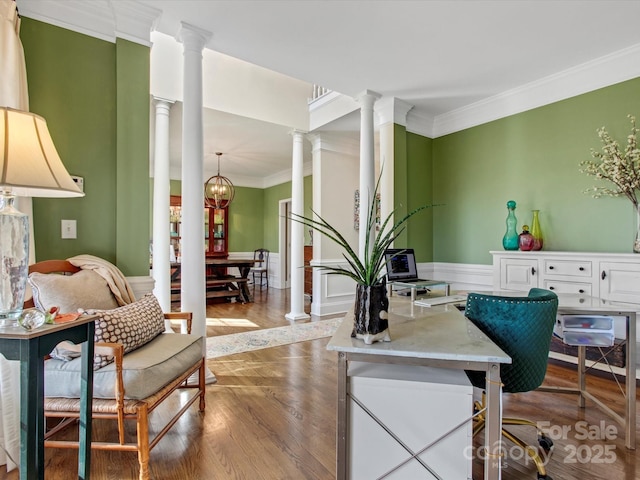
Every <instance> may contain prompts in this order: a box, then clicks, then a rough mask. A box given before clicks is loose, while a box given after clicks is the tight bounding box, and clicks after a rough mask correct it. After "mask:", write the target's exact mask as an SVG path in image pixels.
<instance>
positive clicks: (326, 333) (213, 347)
mask: <svg viewBox="0 0 640 480" xmlns="http://www.w3.org/2000/svg"><path fill="white" fill-rule="evenodd" d="M340 322H342V318H333V319H331V320H321V321H317V322H308V323H300V324H295V325H287V326H286V327H275V328H265V329H262V330H252V331H250V332H242V333H232V334H230V335H220V336H217V337H209V338H207V358H217V357H222V356H225V355H233V354H234V353H241V352H249V351H252V350H260V349H261V348H270V347H278V346H280V345H287V344H289V343H297V342H304V341H306V340H316V339H318V338H324V337H330V336H331V335H333V334H334V332H335V331H336V329H337V328H338V325H340Z"/></svg>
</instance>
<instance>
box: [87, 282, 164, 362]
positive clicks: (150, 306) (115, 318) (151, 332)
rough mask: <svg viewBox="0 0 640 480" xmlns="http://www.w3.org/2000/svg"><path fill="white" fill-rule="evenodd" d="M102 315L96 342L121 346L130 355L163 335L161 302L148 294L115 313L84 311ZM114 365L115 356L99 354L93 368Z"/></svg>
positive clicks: (114, 310) (99, 320)
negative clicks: (112, 363)
mask: <svg viewBox="0 0 640 480" xmlns="http://www.w3.org/2000/svg"><path fill="white" fill-rule="evenodd" d="M85 312H86V313H88V314H95V315H99V316H100V318H99V319H98V320H96V332H95V337H94V338H95V341H96V342H97V343H100V342H105V343H120V344H122V345H123V346H124V353H125V354H126V353H128V352H130V351H132V350H135V349H136V348H139V347H141V346H143V345H145V344H146V343H148V342H150V341H151V340H153V339H154V338H155V337H157V336H158V335H160V334H161V333H162V332H164V330H165V327H164V313H163V312H162V308H161V307H160V304H159V303H158V299H157V298H156V297H155V296H154V295H153V294H152V293H147V294H146V295H145V296H143V297H142V298H141V299H140V300H138V301H136V302H133V303H130V304H128V305H124V306H122V307H119V308H115V309H112V310H95V309H89V310H85ZM111 362H113V357H112V356H108V355H96V356H95V358H94V361H93V366H94V369H99V368H102V367H104V366H105V365H108V364H109V363H111Z"/></svg>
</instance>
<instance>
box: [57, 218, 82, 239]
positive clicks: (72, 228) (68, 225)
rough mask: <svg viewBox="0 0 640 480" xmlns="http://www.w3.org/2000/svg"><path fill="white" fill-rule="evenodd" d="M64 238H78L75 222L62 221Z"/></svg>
mask: <svg viewBox="0 0 640 480" xmlns="http://www.w3.org/2000/svg"><path fill="white" fill-rule="evenodd" d="M61 223H62V225H61V227H62V238H78V236H77V234H76V221H75V220H62V222H61Z"/></svg>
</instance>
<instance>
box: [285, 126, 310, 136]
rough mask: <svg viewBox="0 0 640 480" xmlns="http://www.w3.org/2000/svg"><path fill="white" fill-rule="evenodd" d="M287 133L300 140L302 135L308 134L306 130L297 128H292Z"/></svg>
mask: <svg viewBox="0 0 640 480" xmlns="http://www.w3.org/2000/svg"><path fill="white" fill-rule="evenodd" d="M288 133H289V135H291V136H292V137H294V138H295V137H299V138H302V137H303V136H304V135H306V134H307V133H309V132H308V131H307V130H300V129H299V128H292V129H291V130H289V132H288Z"/></svg>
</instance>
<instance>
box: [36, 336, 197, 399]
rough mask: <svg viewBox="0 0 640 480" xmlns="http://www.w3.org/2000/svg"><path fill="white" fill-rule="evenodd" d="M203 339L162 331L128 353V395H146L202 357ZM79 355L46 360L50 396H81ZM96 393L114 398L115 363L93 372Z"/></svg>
mask: <svg viewBox="0 0 640 480" xmlns="http://www.w3.org/2000/svg"><path fill="white" fill-rule="evenodd" d="M202 352H203V339H202V337H199V336H196V335H186V334H173V333H163V334H161V335H158V336H157V337H156V338H154V339H153V340H152V341H151V342H149V343H147V344H145V345H143V346H142V347H140V348H138V349H136V350H133V351H131V352H129V353H127V354H126V355H125V356H124V362H123V379H124V385H125V392H124V397H125V398H126V399H138V400H140V399H144V398H147V397H149V396H151V395H153V394H154V393H156V392H157V391H158V390H160V389H161V388H162V387H164V386H165V385H166V384H168V383H169V382H171V381H172V380H174V379H175V378H177V377H178V376H179V375H180V374H181V373H183V372H184V371H185V369H186V368H187V367H188V366H191V365H194V364H195V363H196V362H198V361H199V360H200V359H202ZM80 360H81V359H80V358H76V359H74V360H71V361H68V362H66V361H62V360H56V359H50V360H47V361H46V362H45V381H44V383H45V385H44V391H45V395H46V396H47V397H65V398H79V397H80V372H81V366H80ZM93 375H94V379H93V396H94V397H95V398H115V385H116V365H115V363H110V364H109V365H107V366H105V367H102V368H100V369H99V370H96V371H95V372H94V374H93Z"/></svg>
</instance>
